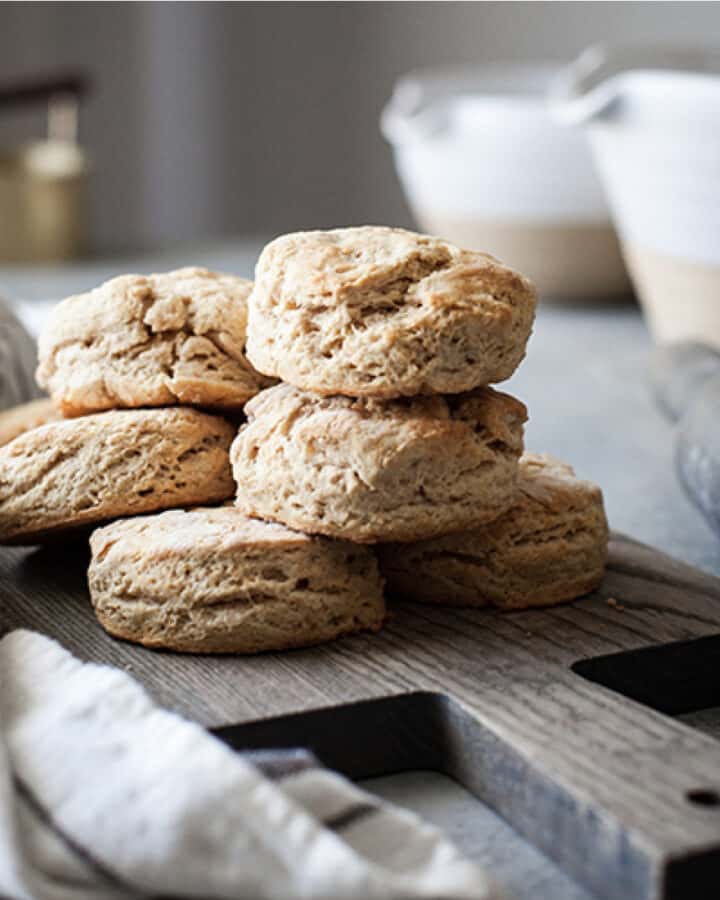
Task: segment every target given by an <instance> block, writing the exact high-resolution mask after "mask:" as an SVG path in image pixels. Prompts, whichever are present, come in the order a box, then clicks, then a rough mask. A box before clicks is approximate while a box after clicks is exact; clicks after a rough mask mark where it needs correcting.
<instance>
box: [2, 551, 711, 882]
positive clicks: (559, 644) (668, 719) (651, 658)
mask: <svg viewBox="0 0 720 900" xmlns="http://www.w3.org/2000/svg"><path fill="white" fill-rule="evenodd" d="M86 562H87V560H86V558H85V551H84V550H83V549H82V548H76V549H75V550H69V549H67V548H65V549H62V550H60V549H55V550H47V549H46V550H20V549H18V550H15V549H12V550H10V549H4V550H0V597H1V598H2V604H1V605H0V625H1V626H2V628H3V630H6V629H8V628H12V627H17V626H23V627H27V628H33V629H36V630H38V631H40V632H43V633H45V634H48V635H50V636H52V637H55V638H57V639H58V640H59V641H60V642H61V643H63V644H64V645H65V646H66V647H67V648H68V649H70V650H71V651H73V652H74V653H76V654H77V655H79V656H80V657H82V658H85V659H91V660H96V661H101V662H106V663H112V664H114V665H118V666H121V667H124V668H125V669H127V670H128V671H130V672H131V673H132V674H133V675H134V676H135V677H136V678H137V679H139V680H140V681H141V682H142V683H144V684H145V685H146V686H147V688H148V689H149V691H150V692H151V693H152V694H153V696H154V697H155V698H156V699H157V700H158V701H159V702H160V703H162V704H164V705H165V706H167V707H170V708H172V709H175V710H177V711H178V712H180V713H182V714H184V715H186V716H189V717H191V718H193V719H195V720H197V721H199V722H201V723H203V724H204V725H207V726H209V727H213V728H216V729H217V728H219V729H220V730H219V734H220V735H221V736H222V737H223V738H224V739H225V740H228V741H230V742H231V743H232V744H233V745H234V746H237V747H240V748H243V747H247V748H254V747H268V746H295V745H304V746H308V747H310V748H312V749H314V750H315V752H316V753H317V754H318V756H319V757H320V758H321V759H322V760H323V761H324V762H326V763H327V764H328V765H331V766H333V767H335V768H337V769H339V770H341V771H343V772H345V773H347V774H349V775H350V776H352V777H356V778H361V777H371V776H376V775H382V774H387V773H390V772H399V771H404V770H413V769H434V770H437V771H440V772H443V773H446V774H448V775H450V776H451V777H452V778H454V779H456V780H457V781H459V782H460V783H461V784H463V785H464V786H466V787H467V788H468V789H469V790H470V791H471V792H472V793H473V794H474V795H475V796H477V797H478V798H479V799H480V800H482V801H483V802H484V803H486V804H488V805H489V806H490V807H491V808H492V809H494V810H495V811H497V812H498V813H499V814H500V815H501V816H502V817H503V818H504V819H505V820H506V821H508V822H509V823H510V824H511V825H512V826H513V827H514V828H515V829H516V830H517V831H518V832H520V833H521V834H522V835H524V836H525V837H526V838H527V840H528V841H530V842H531V843H533V844H534V845H535V846H537V847H538V848H539V849H541V850H542V851H543V852H544V853H546V854H547V855H548V856H550V857H551V858H552V859H554V860H555V861H556V862H557V863H558V864H559V865H560V866H561V867H562V868H563V869H564V870H565V871H566V872H567V873H569V874H570V875H571V876H572V877H574V878H575V879H577V880H578V881H579V882H580V883H581V884H583V885H584V886H585V887H587V889H588V890H589V891H591V892H592V893H593V894H595V895H596V896H598V897H607V898H623V900H644V898H681V900H692V898H696V897H703V898H704V897H717V896H720V742H718V740H717V739H716V737H720V729H717V731H715V726H714V724H713V721H714V720H713V711H712V708H713V707H716V706H720V579H717V578H714V577H712V576H710V575H705V574H703V573H701V572H699V571H697V570H695V569H692V568H690V567H688V566H685V565H683V564H681V563H678V562H675V561H673V560H671V559H670V558H668V557H667V556H664V555H662V554H660V553H657V552H656V551H654V550H652V549H650V548H648V547H645V546H643V545H641V544H638V543H636V542H634V541H632V540H630V539H628V538H625V537H623V536H620V535H614V536H613V540H612V543H611V555H610V564H609V569H608V572H607V576H606V578H605V581H604V584H603V586H602V587H601V589H600V590H599V591H597V592H596V593H595V594H594V595H592V596H591V597H588V598H586V599H583V600H581V601H579V602H577V603H575V604H571V605H567V606H563V607H558V608H556V609H551V610H545V611H528V612H520V613H510V614H507V613H505V614H503V613H498V612H492V611H485V610H467V609H456V610H443V609H440V608H435V607H428V606H420V605H415V604H398V605H394V606H393V607H392V617H391V619H390V621H389V623H388V625H387V627H386V628H385V629H383V631H382V632H381V633H380V634H377V635H358V636H355V637H352V638H347V639H344V640H341V641H338V642H336V643H334V644H330V645H327V646H324V647H318V648H315V649H311V650H296V651H291V652H287V653H284V654H278V655H274V654H267V655H263V656H257V657H248V658H242V657H231V656H222V657H210V656H195V657H191V656H182V655H178V654H172V653H158V652H151V651H147V650H144V649H142V648H140V647H136V646H133V645H130V644H123V643H120V642H118V641H115V640H113V639H111V638H109V637H108V636H107V635H105V633H104V632H103V631H102V630H101V629H100V627H99V626H98V625H97V623H96V622H95V619H94V617H93V615H92V612H91V609H90V606H89V601H88V596H87V591H86V587H85V565H86ZM639 648H645V649H639ZM693 722H695V723H699V725H700V727H692V723H693Z"/></svg>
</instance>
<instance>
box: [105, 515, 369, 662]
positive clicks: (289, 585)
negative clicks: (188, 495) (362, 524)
mask: <svg viewBox="0 0 720 900" xmlns="http://www.w3.org/2000/svg"><path fill="white" fill-rule="evenodd" d="M90 546H91V548H92V560H91V562H90V569H89V571H88V580H89V585H90V597H91V599H92V603H93V606H94V608H95V613H96V615H97V617H98V619H99V620H100V623H101V625H102V626H103V628H105V630H106V631H108V632H109V633H110V634H112V635H115V636H116V637H120V638H124V639H125V640H129V641H136V642H138V643H140V644H144V645H145V646H146V647H164V648H168V649H171V650H180V651H188V652H192V653H258V652H260V651H264V650H283V649H287V648H289V647H302V646H307V645H310V644H319V643H321V642H323V641H329V640H332V639H333V638H337V637H339V636H340V635H343V634H349V633H351V632H354V631H360V630H368V629H369V630H373V631H375V630H377V629H378V628H379V627H380V626H381V624H382V621H383V617H384V613H385V606H384V601H383V592H382V581H381V579H380V575H379V572H378V567H377V562H376V560H375V557H374V555H373V554H372V552H371V551H370V550H368V549H367V548H364V547H357V546H354V545H353V544H349V543H347V542H344V541H330V540H327V538H312V537H308V536H307V535H304V534H298V533H297V532H294V531H290V530H289V529H287V528H283V526H282V525H274V524H271V523H269V522H260V521H257V520H255V519H249V518H247V517H246V516H244V515H243V513H241V512H240V510H237V509H235V508H233V507H228V506H225V507H220V508H218V509H194V510H190V511H189V512H182V511H180V510H174V511H172V512H165V513H160V514H158V515H154V516H142V517H140V518H137V519H127V520H124V521H120V522H114V523H113V524H111V525H108V526H107V527H106V528H101V529H99V530H98V531H95V532H94V533H93V535H92V537H91V539H90Z"/></svg>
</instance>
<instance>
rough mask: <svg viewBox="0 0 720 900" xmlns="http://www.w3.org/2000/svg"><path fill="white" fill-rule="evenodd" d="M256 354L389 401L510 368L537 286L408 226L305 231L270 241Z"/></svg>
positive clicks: (452, 389)
mask: <svg viewBox="0 0 720 900" xmlns="http://www.w3.org/2000/svg"><path fill="white" fill-rule="evenodd" d="M255 279H256V280H255V286H254V288H253V291H252V293H251V295H250V297H249V300H248V306H249V312H248V345H247V352H248V358H249V359H250V361H251V362H252V364H253V365H254V366H255V368H256V369H258V370H259V371H260V372H263V373H264V374H266V375H271V376H274V377H277V378H281V379H282V380H283V381H287V382H289V383H291V384H294V385H295V386H297V387H300V388H303V389H305V390H311V391H315V392H317V393H322V394H328V395H329V394H344V395H347V396H357V397H362V396H367V397H378V398H383V399H392V398H395V397H403V396H413V395H417V394H435V393H460V392H462V391H467V390H472V389H474V388H476V387H480V386H484V385H488V384H494V383H496V382H499V381H504V380H505V379H506V378H509V377H510V376H511V375H512V373H513V372H514V371H515V369H516V368H517V366H518V365H519V363H520V362H521V360H522V358H523V356H524V355H525V346H526V344H527V340H528V337H529V335H530V331H531V329H532V323H533V318H534V315H535V302H536V295H535V290H534V288H533V286H532V284H531V283H530V282H529V281H528V280H527V279H526V278H524V277H523V276H522V275H520V274H518V273H517V272H514V271H513V270H512V269H510V268H508V267H507V266H505V265H503V264H502V263H501V262H499V261H498V260H496V259H494V258H493V257H492V256H488V255H487V254H484V253H477V252H471V251H468V250H460V249H459V248H457V247H454V246H452V245H451V244H448V243H447V242H445V241H442V240H439V239H437V238H433V237H428V236H426V235H421V234H415V233H413V232H410V231H404V230H402V229H400V228H384V227H374V226H367V227H362V228H341V229H337V230H334V231H307V232H298V233H296V234H288V235H284V236H283V237H280V238H277V239H276V240H275V241H273V242H272V243H270V244H268V246H267V247H266V248H265V249H264V250H263V252H262V254H261V256H260V259H259V260H258V264H257V268H256V273H255Z"/></svg>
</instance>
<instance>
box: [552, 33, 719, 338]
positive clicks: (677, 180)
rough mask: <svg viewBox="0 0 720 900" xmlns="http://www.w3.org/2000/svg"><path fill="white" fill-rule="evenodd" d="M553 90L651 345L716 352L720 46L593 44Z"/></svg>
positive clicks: (566, 71)
mask: <svg viewBox="0 0 720 900" xmlns="http://www.w3.org/2000/svg"><path fill="white" fill-rule="evenodd" d="M553 94H554V100H555V106H554V108H555V112H556V115H557V117H558V118H560V119H561V120H562V121H564V122H566V123H568V124H582V125H583V126H584V127H585V128H586V129H587V132H588V135H589V137H590V142H591V146H592V148H593V152H594V156H595V160H596V163H597V166H598V169H599V171H600V175H601V177H602V179H603V182H604V185H605V189H606V193H607V195H608V198H609V201H610V206H611V210H612V213H613V217H614V219H615V225H616V228H617V229H618V232H619V234H620V239H621V243H622V248H623V253H624V255H625V259H626V262H627V264H628V268H629V269H630V274H631V276H632V278H633V280H634V282H635V287H636V290H637V292H638V294H639V296H640V299H641V301H642V303H643V306H644V308H645V311H646V315H647V318H648V322H649V325H650V328H651V330H652V332H653V334H654V336H655V338H656V339H657V340H659V341H668V340H682V339H697V340H703V341H705V342H708V343H711V344H713V345H715V346H717V347H720V49H719V50H711V49H708V50H702V49H696V48H660V47H657V48H650V49H648V48H642V49H641V48H637V47H631V46H628V47H614V48H613V47H610V48H608V47H602V46H599V47H593V48H591V49H589V50H587V51H585V52H584V53H583V54H582V55H581V56H580V57H579V59H578V60H577V61H576V62H575V63H574V64H573V65H572V66H571V67H569V68H568V69H567V70H565V72H564V73H562V74H561V76H560V77H559V78H558V80H557V82H556V85H555V88H554V91H553Z"/></svg>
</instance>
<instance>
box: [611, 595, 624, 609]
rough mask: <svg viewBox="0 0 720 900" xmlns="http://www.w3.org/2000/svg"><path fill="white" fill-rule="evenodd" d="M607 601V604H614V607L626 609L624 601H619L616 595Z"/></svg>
mask: <svg viewBox="0 0 720 900" xmlns="http://www.w3.org/2000/svg"><path fill="white" fill-rule="evenodd" d="M606 602H607V605H608V606H612V607H613V609H619V610H623V609H625V607H624V606H623V605H622V603H619V602H618V601H617V600H616V599H615V597H608V598H607V601H606Z"/></svg>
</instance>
